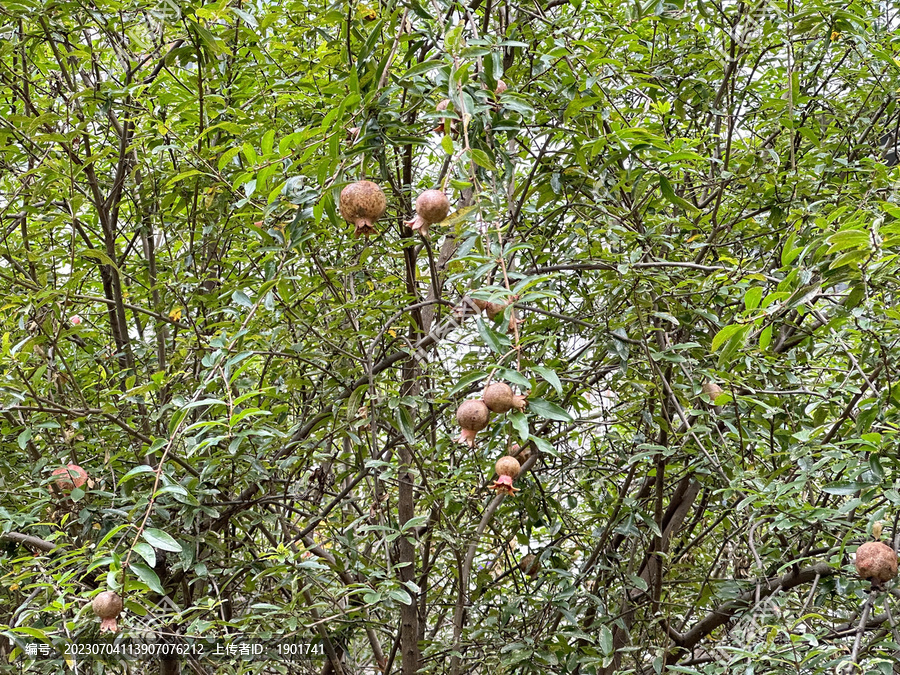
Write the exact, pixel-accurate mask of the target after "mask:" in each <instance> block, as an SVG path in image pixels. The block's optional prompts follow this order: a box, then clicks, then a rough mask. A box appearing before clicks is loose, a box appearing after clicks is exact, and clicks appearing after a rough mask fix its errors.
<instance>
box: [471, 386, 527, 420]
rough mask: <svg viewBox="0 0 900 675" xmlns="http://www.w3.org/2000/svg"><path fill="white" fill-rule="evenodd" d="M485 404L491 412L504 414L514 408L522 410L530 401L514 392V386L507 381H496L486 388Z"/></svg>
mask: <svg viewBox="0 0 900 675" xmlns="http://www.w3.org/2000/svg"><path fill="white" fill-rule="evenodd" d="M482 398H483V399H484V403H485V405H486V406H487V407H488V408H489V409H490V411H491V412H495V413H498V414H500V415H502V414H503V413H506V412H509V411H510V410H512V409H513V408H515V409H516V410H522V409H524V408H525V406H526V405H528V401H526V400H525V397H524V396H522V395H521V394H514V393H513V390H512V388H511V387H510V386H509V385H508V384H506V382H494V383H493V384H489V385H488V386H487V387H485V389H484V394H483V395H482Z"/></svg>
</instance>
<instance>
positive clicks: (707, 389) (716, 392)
mask: <svg viewBox="0 0 900 675" xmlns="http://www.w3.org/2000/svg"><path fill="white" fill-rule="evenodd" d="M701 393H702V394H703V395H704V397H705V398H706V399H707V400H708V401H709V402H710V403H715V402H716V399H717V398H718V397H719V396H721V395H722V394H724V393H725V390H724V389H722V387H720V386H719V385H717V384H716V383H715V382H704V383H703V387H702V388H701Z"/></svg>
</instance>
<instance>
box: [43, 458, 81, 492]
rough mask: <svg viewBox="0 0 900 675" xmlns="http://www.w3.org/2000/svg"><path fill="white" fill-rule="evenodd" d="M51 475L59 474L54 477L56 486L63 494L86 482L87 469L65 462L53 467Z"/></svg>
mask: <svg viewBox="0 0 900 675" xmlns="http://www.w3.org/2000/svg"><path fill="white" fill-rule="evenodd" d="M52 475H53V476H61V477H60V478H57V479H56V488H57V489H58V490H59V491H60V492H62V493H63V494H66V495H67V494H69V493H70V492H71V491H72V490H74V489H75V488H80V487H81V486H82V485H84V484H85V483H87V479H88V474H87V471H85V470H84V469H82V468H81V467H80V466H78V465H77V464H66V465H65V466H61V467H59V468H58V469H54V470H53V473H52Z"/></svg>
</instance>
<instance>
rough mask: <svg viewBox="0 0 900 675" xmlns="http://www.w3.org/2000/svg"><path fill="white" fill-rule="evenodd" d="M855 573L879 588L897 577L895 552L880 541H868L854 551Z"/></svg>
mask: <svg viewBox="0 0 900 675" xmlns="http://www.w3.org/2000/svg"><path fill="white" fill-rule="evenodd" d="M855 564H856V573H857V574H858V575H859V576H860V578H862V579H865V580H867V581H871V582H872V585H873V586H881V584H883V583H884V582H886V581H890V580H891V579H893V578H894V577H895V576H897V552H896V551H894V549H892V548H891V547H890V546H888V545H887V544H882V543H881V542H880V541H870V542H867V543H865V544H863V545H862V546H860V547H859V548H858V549H856V560H855Z"/></svg>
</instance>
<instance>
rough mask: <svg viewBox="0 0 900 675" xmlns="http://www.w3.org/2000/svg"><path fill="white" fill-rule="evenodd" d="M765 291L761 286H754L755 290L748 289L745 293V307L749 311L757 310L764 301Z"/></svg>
mask: <svg viewBox="0 0 900 675" xmlns="http://www.w3.org/2000/svg"><path fill="white" fill-rule="evenodd" d="M762 295H763V289H762V288H760V287H759V286H754V287H753V288H749V289H747V292H746V293H744V307H745V308H746V309H748V310H750V309H756V308H757V307H759V303H760V301H761V300H762Z"/></svg>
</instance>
